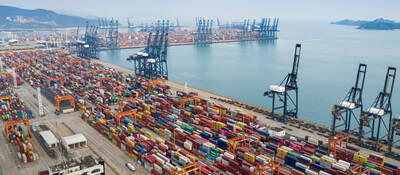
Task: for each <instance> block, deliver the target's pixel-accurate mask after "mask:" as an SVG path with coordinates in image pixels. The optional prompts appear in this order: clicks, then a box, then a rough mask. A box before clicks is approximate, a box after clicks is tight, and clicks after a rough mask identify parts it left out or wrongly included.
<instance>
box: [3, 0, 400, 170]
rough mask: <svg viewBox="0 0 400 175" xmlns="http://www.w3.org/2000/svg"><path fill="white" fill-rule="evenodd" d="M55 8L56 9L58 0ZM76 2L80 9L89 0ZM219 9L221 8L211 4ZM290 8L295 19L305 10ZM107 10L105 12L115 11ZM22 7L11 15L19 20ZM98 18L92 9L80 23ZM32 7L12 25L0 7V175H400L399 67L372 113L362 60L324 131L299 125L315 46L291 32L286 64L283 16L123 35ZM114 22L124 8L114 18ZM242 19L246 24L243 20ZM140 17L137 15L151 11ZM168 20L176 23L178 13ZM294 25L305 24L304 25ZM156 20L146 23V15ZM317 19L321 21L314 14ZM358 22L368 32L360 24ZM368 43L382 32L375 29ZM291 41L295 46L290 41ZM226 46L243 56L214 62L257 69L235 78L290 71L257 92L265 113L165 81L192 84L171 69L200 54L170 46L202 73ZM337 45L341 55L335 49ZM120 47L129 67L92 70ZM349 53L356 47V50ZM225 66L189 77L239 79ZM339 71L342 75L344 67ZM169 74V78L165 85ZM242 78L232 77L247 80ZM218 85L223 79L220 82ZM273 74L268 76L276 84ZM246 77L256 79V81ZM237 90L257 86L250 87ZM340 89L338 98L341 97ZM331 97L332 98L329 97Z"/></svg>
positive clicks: (124, 28) (200, 20)
mask: <svg viewBox="0 0 400 175" xmlns="http://www.w3.org/2000/svg"><path fill="white" fill-rule="evenodd" d="M57 3H60V4H57V5H58V6H62V7H63V8H64V5H61V4H62V2H61V1H60V2H57ZM81 3H82V4H80V7H82V6H85V3H87V2H81ZM96 3H97V2H96ZM142 3H143V4H145V3H146V2H142ZM230 3H233V2H230ZM27 4H28V3H27ZM98 4H101V0H99V2H98ZM127 4H128V3H127ZM95 5H96V4H91V5H90V7H92V6H93V7H94V6H95ZM169 5H171V4H169ZM176 5H178V4H176ZM228 5H231V4H224V8H226V9H223V10H219V11H226V12H228V11H229V10H228V9H230V8H232V7H230V6H228ZM246 5H248V4H246ZM261 5H262V3H260V6H261ZM271 5H272V4H271ZM27 6H29V5H27ZM152 6H153V5H152ZM214 6H215V7H220V6H219V5H218V2H214ZM296 6H299V7H296V8H300V6H301V5H300V3H299V4H296ZM108 8H110V9H108ZM112 8H113V7H112V6H109V7H106V9H107V10H110V11H111V9H112ZM134 8H135V9H145V8H143V7H140V6H137V7H136V6H135V7H134ZM163 8H164V7H163ZM165 8H166V7H165ZM197 8H199V9H201V8H200V6H198V7H197V6H196V9H197ZM0 9H7V6H3V5H0ZM16 9H17V10H18V11H19V12H18V13H22V12H25V11H24V9H19V8H14V10H16ZM94 9H95V8H92V9H90V10H88V16H89V13H90V11H91V10H94ZM177 9H179V10H178V11H182V12H183V11H184V10H188V9H189V10H190V8H180V7H178V6H176V8H175V7H174V11H177ZM219 9H221V8H219ZM26 10H27V12H26V14H30V16H25V14H21V16H19V15H18V16H15V15H11V14H9V13H10V12H9V11H11V12H12V11H13V8H11V10H2V13H4V14H5V15H3V14H1V15H2V16H4V17H5V21H6V23H5V22H4V19H2V20H0V115H1V120H0V132H1V133H2V134H1V135H0V147H1V148H2V149H0V175H25V174H34V175H128V174H139V175H146V174H149V175H202V174H203V175H280V174H281V175H371V174H372V175H400V145H399V142H400V117H399V118H397V117H396V116H395V115H396V114H395V113H394V112H393V111H395V110H394V109H396V105H393V108H392V96H393V92H394V91H393V90H394V89H395V86H394V84H395V77H396V67H395V66H396V63H393V64H392V65H389V66H388V65H385V66H386V69H385V70H386V74H385V75H386V76H385V79H384V80H385V81H384V83H383V88H381V89H380V90H379V92H378V96H377V97H376V99H375V100H373V102H372V105H371V106H370V107H369V108H367V107H365V105H364V103H363V98H362V97H363V90H364V80H365V77H366V74H367V64H364V63H357V64H358V70H357V74H356V77H355V83H354V86H351V87H350V90H349V91H348V92H347V94H346V96H345V98H344V99H343V100H342V101H340V102H339V103H335V104H334V105H333V108H331V110H329V113H330V114H331V116H330V117H329V118H328V119H326V120H331V121H332V122H331V125H330V126H325V125H322V124H318V123H316V122H313V121H308V120H305V119H304V118H302V116H301V115H303V113H299V112H298V111H299V110H300V109H301V108H304V106H302V104H301V105H299V101H300V103H302V102H304V101H301V100H299V99H301V96H303V94H301V93H299V89H300V90H301V88H302V87H305V88H307V87H308V88H310V86H302V85H301V83H300V82H301V81H303V82H304V80H302V79H301V78H299V79H298V77H300V76H301V75H302V74H303V72H302V71H301V69H303V68H301V67H300V65H301V64H302V62H303V58H301V54H302V45H303V48H305V50H306V52H305V53H306V54H305V57H306V58H307V56H309V55H307V54H310V53H311V54H312V52H313V51H312V50H311V49H310V50H311V51H310V50H308V48H310V45H312V42H318V40H320V39H318V37H317V36H316V38H314V37H311V38H307V37H305V36H302V37H298V36H297V35H296V34H298V33H301V32H299V31H301V29H299V31H297V28H296V31H295V32H294V33H292V34H290V32H289V35H288V33H286V35H285V36H284V37H283V40H282V41H279V42H277V45H278V44H282V43H285V42H286V44H289V43H290V44H295V48H294V54H293V57H289V56H290V55H291V54H292V53H286V50H285V49H284V48H283V47H281V45H279V46H275V41H277V40H278V38H279V36H280V27H279V25H280V18H277V17H261V18H254V19H250V18H241V17H240V18H239V19H234V18H233V17H232V15H226V16H225V17H226V18H227V19H222V18H221V19H220V18H216V19H215V18H210V17H194V20H193V19H191V21H192V23H193V22H194V24H190V25H187V24H186V23H185V24H183V23H182V21H180V20H179V18H178V17H177V18H176V20H175V19H174V20H171V19H166V18H164V19H156V20H154V19H152V20H144V21H139V20H137V19H136V18H133V19H132V18H130V17H128V19H127V25H125V21H124V20H122V19H120V18H119V17H109V16H108V17H94V15H92V16H90V18H89V17H88V18H84V17H78V16H69V15H59V14H57V13H56V12H52V11H47V10H44V9H39V10H33V11H29V10H28V9H26ZM69 10H71V9H68V7H67V6H65V9H62V10H60V11H63V13H72V12H69ZM75 10H79V8H77V7H76V9H75ZM107 10H106V11H107ZM164 10H165V9H164ZM231 10H233V8H232V9H231ZM248 10H249V9H248ZM28 11H29V13H28ZM71 11H73V10H71ZM121 11H124V10H122V8H121ZM166 11H168V10H166ZM238 11H239V10H238ZM238 11H235V13H237V12H238ZM250 11H252V10H249V12H247V13H248V15H250V16H251V14H252V12H250ZM254 11H256V10H254ZM321 11H322V10H321ZM43 13H44V14H45V15H44V16H45V17H44V16H43ZM113 13H116V12H115V11H114V12H113ZM124 13H126V14H129V13H131V12H129V13H127V12H124ZM137 13H139V14H142V15H143V14H146V13H147V11H146V13H143V11H138V12H135V14H137ZM168 13H171V15H172V14H173V11H169V12H168ZM274 13H276V12H274ZM296 13H297V12H296ZM32 14H35V15H32ZM103 14H104V13H103ZM116 14H118V13H116ZM276 14H279V13H276ZM300 14H302V13H298V15H299V18H303V17H300ZM85 15H86V14H85ZM108 15H109V14H108ZM157 15H158V14H157V13H154V14H153V13H152V16H157ZM192 15H198V14H196V13H193V14H192ZM209 15H211V13H210V14H209ZM312 15H315V16H317V15H316V14H314V12H313V14H312ZM283 16H285V15H283ZM286 16H287V15H286ZM321 16H322V15H321ZM331 16H333V15H331ZM142 17H145V16H142ZM42 18H43V19H42ZM93 18H96V19H93ZM186 18H187V17H185V20H187V21H189V20H188V19H186ZM192 18H193V17H192ZM285 20H286V19H285ZM344 21H345V22H346V23H350V22H351V20H344ZM349 21H350V22H349ZM379 21H380V22H388V21H387V20H384V19H379V20H375V21H373V22H379ZM185 22H186V21H185ZM357 22H358V23H362V22H366V24H369V25H370V23H367V22H368V21H357ZM389 22H390V21H389ZM4 23H5V24H4ZM390 24H395V22H392V23H390ZM346 25H347V24H346ZM363 25H364V24H363ZM27 26H28V27H27ZM29 26H30V27H29ZM307 27H309V26H307ZM316 28H318V27H316ZM359 28H360V29H363V27H362V26H360V27H359ZM287 29H288V28H283V29H282V31H284V30H287ZM303 30H305V29H303ZM307 30H311V29H307ZM334 31H335V30H334ZM340 31H345V32H346V30H344V29H343V28H338V29H336V31H335V32H340ZM335 32H331V31H324V32H321V33H317V34H318V35H322V34H323V33H335ZM374 32H377V33H375V35H377V36H380V35H382V34H381V33H379V32H381V31H374ZM278 34H279V35H278ZM349 35H350V33H347V35H346V36H349ZM375 35H374V36H375ZM341 37H343V36H341ZM292 38H296V42H295V43H293V42H292V41H293V39H292ZM304 38H307V39H304ZM327 38H329V37H327ZM393 38H395V37H393ZM324 39H326V38H324ZM309 40H312V42H310V41H309ZM248 41H249V42H248ZM225 42H240V43H238V44H239V45H240V46H239V47H240V48H241V49H237V50H236V49H233V48H235V47H236V46H233V45H229V46H228V45H227V47H230V46H232V48H229V49H230V50H229V49H228V50H223V51H222V52H233V50H235V51H240V53H239V56H240V60H239V62H236V61H237V60H236V61H235V60H234V59H233V58H232V56H235V55H234V54H232V55H229V54H228V55H227V57H229V59H230V60H229V61H231V63H233V64H241V63H244V62H240V61H243V60H245V61H246V62H251V64H259V65H262V66H265V67H263V68H261V67H257V66H255V65H251V66H249V67H246V66H243V68H247V69H241V70H237V72H236V73H238V74H240V73H243V72H240V71H250V72H254V74H258V75H261V74H263V75H264V72H262V71H260V70H258V68H260V69H268V70H269V69H271V65H273V67H275V66H276V67H279V69H283V70H285V72H286V71H287V74H285V76H282V78H280V81H279V82H280V83H278V84H268V85H267V86H266V87H267V88H266V89H267V90H266V91H265V89H264V91H265V92H264V93H263V92H258V90H257V92H254V93H259V95H260V96H265V97H266V98H268V99H269V100H271V103H268V104H271V107H268V108H269V109H267V108H264V107H260V106H256V105H252V104H249V103H250V102H251V101H250V102H249V103H246V102H243V101H238V100H236V99H233V98H230V97H226V96H222V95H219V94H216V93H213V92H209V91H206V90H203V89H199V88H196V87H191V86H188V85H187V82H186V80H183V81H182V80H179V78H177V79H173V80H177V81H182V82H185V83H180V82H176V81H172V80H171V79H170V78H171V76H169V71H168V68H170V69H173V70H179V73H178V74H185V73H186V72H180V71H182V69H177V67H173V66H174V65H176V64H177V62H173V61H174V60H171V61H172V64H171V63H169V65H168V52H169V51H168V48H169V47H170V46H179V45H196V48H200V49H199V50H198V51H199V52H196V53H193V54H189V53H190V52H180V51H178V50H172V49H171V51H170V57H171V56H172V57H174V54H177V52H178V53H179V54H181V56H182V55H184V57H190V56H192V57H196V56H200V57H202V60H201V61H200V60H195V61H188V62H187V63H191V64H202V63H204V61H205V60H206V61H207V59H206V58H203V57H207V56H210V55H211V54H212V51H211V49H212V48H211V47H210V46H211V45H212V44H216V43H225ZM299 42H303V44H300V43H299ZM248 43H251V44H248ZM254 43H257V44H259V45H262V46H263V47H260V48H258V46H257V48H258V49H265V50H267V52H275V51H278V50H280V51H281V52H280V54H282V55H283V54H284V55H288V57H289V58H290V59H289V60H290V61H289V63H287V62H285V61H287V60H280V57H279V60H278V57H277V58H270V57H275V56H273V54H271V55H267V54H266V52H260V53H255V52H257V51H256V50H257V48H256V47H254V48H253V45H252V44H254ZM332 43H335V44H336V43H337V44H338V45H340V44H339V43H340V42H334V41H333V42H332ZM226 44H228V43H226ZM229 44H235V43H229ZM354 45H356V44H354ZM182 47H186V46H182ZM127 48H138V49H137V50H136V49H135V53H129V55H128V56H126V55H125V56H121V55H120V53H119V52H115V53H110V54H109V56H110V57H112V58H113V59H118V61H120V60H121V59H122V60H123V61H122V62H123V63H127V62H129V63H132V64H126V65H123V64H119V65H118V63H116V62H114V61H112V62H111V61H110V62H106V61H102V60H100V57H101V56H102V54H99V53H98V52H99V51H104V50H107V51H110V52H111V51H115V50H119V49H124V51H127V52H131V50H129V49H127ZM175 48H177V47H175ZM352 49H355V50H356V49H357V48H356V47H354V48H351V49H350V51H351V50H352ZM283 50H284V51H285V53H283V52H282V51H283ZM321 50H322V49H321ZM333 50H335V49H333ZM174 51H175V53H174ZM335 51H336V50H335ZM340 51H343V49H342V50H340ZM249 52H254V53H251V54H250V53H249ZM343 52H346V50H344V51H343ZM171 53H173V54H171ZM203 53H206V54H205V55H204V54H203ZM179 54H178V55H179ZM225 54H226V53H225ZM330 54H331V55H332V53H330ZM375 54H376V53H375ZM381 54H382V53H379V55H381ZM253 55H255V57H267V58H268V59H271V60H268V61H269V62H268V63H270V62H271V63H272V64H268V65H266V64H263V63H266V62H262V61H261V62H252V61H255V60H251V59H249V58H250V57H253ZM333 55H334V54H333ZM122 57H124V58H122ZM302 57H303V56H302ZM335 57H337V55H335ZM211 58H212V57H211ZM243 58H245V59H243ZM292 58H293V59H292ZM257 59H258V58H257ZM263 59H264V58H263ZM210 60H212V59H208V61H210ZM310 60H311V62H312V61H315V60H313V58H310V57H308V59H306V60H305V61H307V62H310ZM321 60H323V61H327V60H324V59H322V58H321V59H319V60H318V61H321ZM115 61H117V60H115ZM180 61H181V60H180ZM213 61H216V60H213ZM258 61H260V60H258ZM263 61H265V60H263ZM182 62H183V61H182ZM274 62H282V64H276V65H275V64H274ZM223 63H224V62H223V61H222V62H212V63H211V64H213V65H206V64H204V65H201V66H200V67H197V68H196V69H199V70H201V71H202V72H201V73H204V72H206V71H207V70H208V69H207V70H206V68H207V67H212V66H214V65H218V66H225V67H227V68H231V69H232V70H235V71H236V68H232V67H231V66H227V65H225V64H223ZM231 63H230V64H231ZM325 64H326V62H325ZM344 64H353V62H346V63H343V64H342V65H344ZM369 64H370V63H369ZM171 65H172V66H171ZM370 65H373V66H376V65H374V64H370ZM184 66H188V65H187V64H186V63H185V64H184ZM316 67H317V66H316ZM216 68H218V67H214V68H213V69H216ZM219 68H221V67H219ZM186 69H188V68H186ZM308 69H315V67H308ZM221 70H222V69H221ZM221 70H219V71H220V72H219V73H221ZM372 70H374V69H372ZM222 71H223V70H222ZM275 71H276V70H275ZM335 71H337V73H338V76H339V72H340V73H342V71H343V70H339V69H338V70H335ZM344 72H345V71H343V73H344ZM371 72H374V71H371ZM274 73H275V72H274ZM374 73H375V72H374ZM374 73H373V74H374ZM176 74H177V73H176V72H171V75H172V76H176ZM195 74H197V73H193V72H190V75H189V76H192V78H197V79H201V80H202V81H203V78H199V77H198V75H195ZM238 74H232V75H230V76H232V77H233V78H235V79H236V80H240V81H243V79H244V78H243V77H240V76H238ZM254 74H253V76H254ZM304 74H306V73H304ZM309 74H310V73H309ZM319 74H321V75H322V74H324V73H322V72H318V70H317V69H316V71H315V72H312V73H311V75H312V76H313V77H312V81H314V82H313V84H312V88H318V87H322V86H317V85H316V82H317V80H318V78H319V77H318V75H319ZM214 75H215V76H220V75H218V72H217V73H215V74H214ZM263 75H262V76H263ZM206 76H209V75H208V74H207V75H206ZM268 76H270V77H274V78H275V77H278V76H280V74H271V75H268ZM346 76H348V74H347V73H346ZM373 76H374V75H373ZM221 77H224V76H221ZM246 78H250V77H246ZM252 78H253V79H254V80H256V79H257V80H258V77H252ZM262 78H264V77H262ZM314 78H315V80H314ZM329 80H330V79H329ZM260 81H264V80H260ZM332 81H333V80H332ZM346 81H347V80H346ZM205 82H208V81H205ZM210 82H211V81H210ZM232 82H233V81H232ZM232 82H230V83H229V80H227V81H224V82H220V83H221V84H228V85H229V88H232V89H234V91H233V92H234V93H236V92H237V91H243V90H244V91H252V90H251V89H249V88H246V89H241V88H238V86H239V85H236V84H235V83H232ZM341 82H345V80H344V79H343V80H341ZM190 83H192V82H190ZM336 83H337V82H336ZM205 84H206V85H207V86H208V87H214V86H213V84H208V83H205ZM234 84H235V85H234ZM240 84H241V85H240V86H249V87H250V86H253V87H258V85H255V84H253V83H245V82H244V81H243V82H240ZM321 84H323V83H321ZM365 86H371V85H370V84H366V85H365ZM221 87H223V86H221ZM338 87H340V86H337V87H336V86H335V87H333V88H335V89H340V88H338ZM203 88H204V87H203ZM205 88H207V87H205ZM215 89H224V88H217V87H215V88H214V90H215ZM211 90H213V89H212V88H211ZM225 91H228V89H226V88H225V89H224V92H225ZM219 92H220V93H224V92H221V91H219ZM329 92H330V89H329V88H326V91H325V93H329ZM299 94H300V95H299ZM312 95H313V94H312ZM324 98H325V96H324ZM326 98H328V97H326ZM393 98H396V96H394V97H393ZM238 99H240V98H238ZM313 100H314V99H313ZM364 100H365V101H368V100H370V98H365V99H364ZM315 101H318V102H319V100H318V99H317V100H315ZM325 102H326V104H328V102H329V104H330V101H321V103H325ZM306 103H307V102H306ZM253 104H256V103H253ZM312 104H313V103H308V105H312ZM313 108H317V106H313ZM321 109H322V108H321ZM323 110H325V109H323ZM313 115H315V116H316V117H320V118H324V116H323V115H322V114H320V112H316V111H314V112H313ZM303 117H304V116H303ZM320 123H322V122H320Z"/></svg>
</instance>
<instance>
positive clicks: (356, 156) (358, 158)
mask: <svg viewBox="0 0 400 175" xmlns="http://www.w3.org/2000/svg"><path fill="white" fill-rule="evenodd" d="M353 160H354V161H355V162H360V155H358V154H354V156H353Z"/></svg>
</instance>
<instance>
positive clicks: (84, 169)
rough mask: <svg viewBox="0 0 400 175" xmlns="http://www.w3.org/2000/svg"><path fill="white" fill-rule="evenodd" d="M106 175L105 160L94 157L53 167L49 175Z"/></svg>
mask: <svg viewBox="0 0 400 175" xmlns="http://www.w3.org/2000/svg"><path fill="white" fill-rule="evenodd" d="M82 174H85V175H105V166H104V160H102V159H101V158H98V159H96V158H95V157H93V156H86V157H83V158H80V159H74V160H70V161H67V162H64V163H61V164H57V165H54V166H51V167H50V168H49V175H82Z"/></svg>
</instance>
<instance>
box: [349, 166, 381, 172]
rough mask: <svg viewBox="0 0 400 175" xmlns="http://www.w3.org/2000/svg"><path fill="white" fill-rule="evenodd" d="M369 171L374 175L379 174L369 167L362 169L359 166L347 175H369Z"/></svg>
mask: <svg viewBox="0 0 400 175" xmlns="http://www.w3.org/2000/svg"><path fill="white" fill-rule="evenodd" d="M371 171H373V172H375V173H376V174H381V172H380V171H378V170H375V169H373V168H370V167H366V168H363V166H362V165H360V164H359V165H356V166H354V167H352V168H351V169H349V170H348V172H347V174H349V175H370V174H371Z"/></svg>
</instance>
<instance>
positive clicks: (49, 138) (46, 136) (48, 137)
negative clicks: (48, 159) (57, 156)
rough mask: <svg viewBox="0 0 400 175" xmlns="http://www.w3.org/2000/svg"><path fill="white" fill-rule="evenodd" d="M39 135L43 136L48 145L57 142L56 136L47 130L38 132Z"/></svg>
mask: <svg viewBox="0 0 400 175" xmlns="http://www.w3.org/2000/svg"><path fill="white" fill-rule="evenodd" d="M40 135H41V136H42V137H43V139H44V141H45V142H46V143H47V144H48V145H52V144H57V143H58V140H57V138H56V136H55V135H54V134H53V133H52V132H51V131H49V130H47V131H42V132H40Z"/></svg>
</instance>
